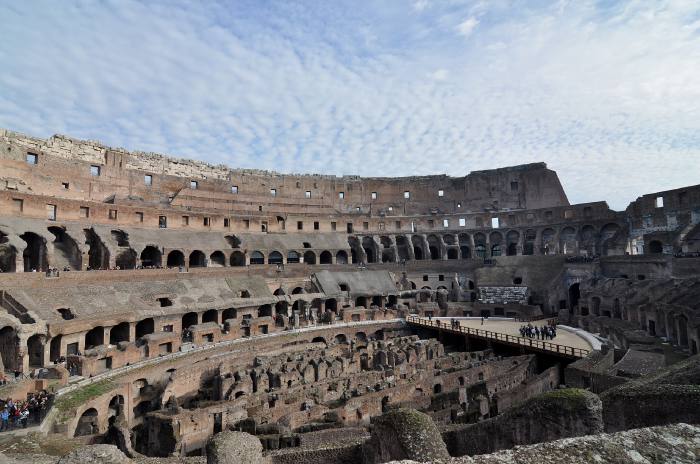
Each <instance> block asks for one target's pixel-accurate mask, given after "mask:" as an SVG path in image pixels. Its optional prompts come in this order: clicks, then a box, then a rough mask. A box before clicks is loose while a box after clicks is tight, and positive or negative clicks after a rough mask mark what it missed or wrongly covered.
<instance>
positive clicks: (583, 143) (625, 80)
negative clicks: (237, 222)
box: [0, 0, 700, 209]
mask: <svg viewBox="0 0 700 464" xmlns="http://www.w3.org/2000/svg"><path fill="white" fill-rule="evenodd" d="M0 17H2V18H3V33H2V38H1V39H0V63H2V71H1V72H0V127H5V128H8V129H12V130H17V131H20V132H24V133H28V134H30V135H35V136H41V137H47V136H50V135H52V134H54V133H62V134H66V135H70V136H73V137H77V138H87V139H96V140H100V141H101V142H103V143H105V144H108V145H111V146H119V147H125V148H128V149H131V150H144V151H155V152H160V153H165V154H170V155H173V156H179V157H187V158H195V159H201V160H205V161H209V162H212V163H225V164H227V165H230V166H232V167H244V168H262V169H274V170H277V171H280V172H320V173H328V174H337V175H342V174H359V175H364V176H384V175H395V176H402V175H413V174H439V173H447V174H450V175H453V176H462V175H465V174H466V173H468V172H469V171H472V170H479V169H489V168H496V167H502V166H508V165H514V164H521V163H527V162H534V161H545V162H546V163H547V164H548V165H549V166H550V167H551V168H552V169H555V170H556V171H557V172H558V173H559V175H560V178H561V179H562V182H563V184H564V188H565V189H566V191H567V193H568V195H569V198H570V200H571V201H572V202H584V201H595V200H607V201H608V202H609V203H610V205H611V206H612V207H614V208H617V209H622V208H624V207H626V206H627V204H628V203H629V202H630V201H632V200H634V199H635V198H636V197H637V196H639V195H641V194H644V193H650V192H653V191H658V190H664V189H670V188H675V187H681V186H684V185H692V184H698V183H700V3H699V2H698V1H697V0H678V1H652V0H643V1H626V2H614V1H597V2H596V1H588V0H575V1H537V0H527V1H526V0H523V1H506V0H503V1H500V0H493V1H460V0H441V1H437V0H407V1H398V0H381V1H379V0H378V1H357V0H354V1H347V2H345V1H340V0H338V1H336V0H332V1H328V0H326V1H306V2H301V1H300V2H294V1H289V0H285V1H279V2H276V1H262V0H251V1H231V2H213V1H206V2H194V1H193V2H185V1H175V0H168V1H163V2H158V1H149V2H140V1H135V0H114V1H101V2H98V1H92V0H85V1H69V0H62V1H60V2H56V1H49V0H47V1H32V0H24V1H10V0H0Z"/></svg>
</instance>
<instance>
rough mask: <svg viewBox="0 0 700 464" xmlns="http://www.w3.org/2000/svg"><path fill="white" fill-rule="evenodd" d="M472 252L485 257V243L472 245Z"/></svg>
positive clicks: (478, 256) (479, 256)
mask: <svg viewBox="0 0 700 464" xmlns="http://www.w3.org/2000/svg"><path fill="white" fill-rule="evenodd" d="M474 252H475V253H476V256H477V258H485V257H486V246H485V245H476V246H475V247H474Z"/></svg>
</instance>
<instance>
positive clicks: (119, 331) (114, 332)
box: [109, 322, 130, 345]
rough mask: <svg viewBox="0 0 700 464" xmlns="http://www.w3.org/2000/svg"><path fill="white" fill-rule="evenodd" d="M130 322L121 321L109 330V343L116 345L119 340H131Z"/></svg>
mask: <svg viewBox="0 0 700 464" xmlns="http://www.w3.org/2000/svg"><path fill="white" fill-rule="evenodd" d="M129 332H130V331H129V323H128V322H121V323H119V324H117V325H115V326H114V327H112V328H111V329H110V330H109V344H110V345H116V344H117V343H119V342H128V341H129Z"/></svg>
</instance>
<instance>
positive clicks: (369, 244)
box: [362, 236, 378, 263]
mask: <svg viewBox="0 0 700 464" xmlns="http://www.w3.org/2000/svg"><path fill="white" fill-rule="evenodd" d="M362 249H363V250H364V252H365V256H367V262H368V263H376V262H377V258H378V257H377V244H376V243H375V242H374V239H373V238H372V237H370V236H365V237H362Z"/></svg>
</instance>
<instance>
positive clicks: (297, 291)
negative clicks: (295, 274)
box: [292, 287, 306, 295]
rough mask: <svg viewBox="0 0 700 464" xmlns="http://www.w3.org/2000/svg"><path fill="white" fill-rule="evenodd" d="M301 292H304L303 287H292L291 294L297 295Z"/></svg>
mask: <svg viewBox="0 0 700 464" xmlns="http://www.w3.org/2000/svg"><path fill="white" fill-rule="evenodd" d="M302 293H306V292H304V287H294V289H293V290H292V295H299V294H302Z"/></svg>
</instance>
